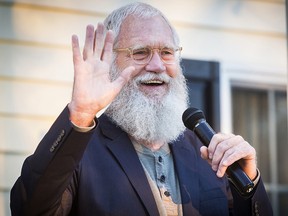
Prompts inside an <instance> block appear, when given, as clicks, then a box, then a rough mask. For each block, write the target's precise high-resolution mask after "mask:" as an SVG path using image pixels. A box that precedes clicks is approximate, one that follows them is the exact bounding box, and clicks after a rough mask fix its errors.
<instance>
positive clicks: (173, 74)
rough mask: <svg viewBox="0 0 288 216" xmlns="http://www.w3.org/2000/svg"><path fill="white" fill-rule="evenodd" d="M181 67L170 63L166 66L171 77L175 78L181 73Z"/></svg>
mask: <svg viewBox="0 0 288 216" xmlns="http://www.w3.org/2000/svg"><path fill="white" fill-rule="evenodd" d="M179 67H180V66H179V65H168V66H166V71H167V74H168V75H169V76H170V77H172V78H175V77H176V76H177V75H178V74H179V73H180V68H179Z"/></svg>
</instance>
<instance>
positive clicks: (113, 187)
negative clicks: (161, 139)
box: [11, 108, 272, 216]
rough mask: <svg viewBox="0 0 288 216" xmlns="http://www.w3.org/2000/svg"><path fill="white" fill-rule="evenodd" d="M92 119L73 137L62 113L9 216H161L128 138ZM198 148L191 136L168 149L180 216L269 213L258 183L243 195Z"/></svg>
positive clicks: (31, 160) (20, 184) (28, 167)
mask: <svg viewBox="0 0 288 216" xmlns="http://www.w3.org/2000/svg"><path fill="white" fill-rule="evenodd" d="M97 121H98V122H97V126H96V128H95V129H93V130H92V131H90V132H87V133H80V132H77V131H75V130H74V129H73V127H72V125H71V123H70V121H69V111H68V109H67V108H65V109H64V111H63V112H62V113H61V114H60V116H59V117H58V119H57V120H56V121H55V123H54V124H53V125H52V127H51V128H50V130H49V131H48V133H47V134H46V135H45V137H44V138H43V139H42V141H41V142H40V144H39V145H38V147H37V149H36V151H35V152H34V154H33V155H31V156H30V157H28V158H27V159H26V160H25V162H24V164H23V168H22V171H21V176H20V177H19V178H18V180H17V182H16V183H15V185H14V186H13V188H12V191H11V212H12V215H29V216H32V215H65V214H68V212H67V211H70V213H69V215H81V216H82V215H115V216H116V215H117V216H120V215H125V216H128V215H137V216H141V215H151V216H155V215H159V213H158V210H157V206H156V203H155V200H154V197H153V194H152V192H151V189H150V186H149V184H148V181H147V178H146V176H145V173H144V170H143V168H142V165H141V163H140V161H139V159H138V156H137V153H136V152H135V150H134V147H133V145H132V143H131V141H130V139H129V137H128V135H127V134H126V133H125V132H124V131H122V130H121V129H120V128H119V127H117V126H116V125H115V124H113V123H112V122H111V121H110V120H109V118H108V117H107V116H105V115H102V116H101V117H100V118H99V119H98V120H97ZM200 146H201V143H200V142H199V140H198V139H197V138H196V136H195V135H194V133H193V132H191V131H186V132H185V133H184V135H182V136H180V137H179V139H178V140H177V141H175V142H174V143H171V144H170V148H171V151H172V154H173V158H174V163H175V168H176V173H177V175H178V179H179V184H180V191H181V197H182V207H183V213H184V215H213V216H218V215H219V216H220V215H221V216H223V215H229V214H234V215H245V216H246V215H252V214H253V215H258V214H259V215H269V216H270V215H272V210H271V206H270V204H269V200H268V198H267V194H266V192H265V189H264V186H263V183H262V181H261V179H260V182H259V184H258V185H257V187H256V188H255V189H254V191H253V194H251V196H250V197H241V196H240V195H239V194H238V193H237V192H236V191H235V189H234V188H233V186H232V185H230V183H228V180H227V178H218V177H217V176H216V175H215V173H214V171H212V169H211V167H210V166H209V165H208V163H207V162H206V161H204V160H203V159H201V157H200V153H199V148H200ZM230 189H231V191H232V194H233V205H230V204H232V202H229V200H230V201H231V200H232V199H231V198H232V197H231V191H230Z"/></svg>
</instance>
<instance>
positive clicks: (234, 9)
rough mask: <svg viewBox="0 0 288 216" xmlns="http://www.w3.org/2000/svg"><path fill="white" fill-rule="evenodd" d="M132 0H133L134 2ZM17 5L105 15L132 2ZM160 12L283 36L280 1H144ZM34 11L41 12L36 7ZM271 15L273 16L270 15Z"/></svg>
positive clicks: (172, 17) (99, 0)
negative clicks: (169, 2)
mask: <svg viewBox="0 0 288 216" xmlns="http://www.w3.org/2000/svg"><path fill="white" fill-rule="evenodd" d="M135 1H136V0H135ZM6 2H14V3H15V2H18V4H16V5H15V6H16V7H21V4H22V7H23V3H24V4H26V5H27V4H28V6H29V4H31V5H32V6H33V5H34V6H35V5H37V6H41V7H42V8H44V9H47V8H51V10H53V9H54V10H55V8H58V9H59V8H60V9H61V8H63V9H70V10H73V11H72V12H73V13H77V11H79V12H78V13H80V12H81V14H85V11H86V13H87V14H91V12H92V13H93V12H94V13H95V14H97V12H98V13H102V14H103V15H104V14H108V13H110V12H111V11H112V10H114V9H115V8H118V7H120V6H123V5H125V4H127V3H131V2H134V1H133V0H123V1H118V0H109V1H102V0H94V1H92V0H86V1H71V0H63V1H50V0H42V1H37V2H35V1H34V0H16V1H15V0H14V1H13V0H10V1H6ZM144 2H147V3H149V4H151V5H153V6H155V7H157V8H159V9H161V10H162V11H163V12H164V13H165V14H166V15H167V17H168V18H169V19H170V20H174V21H180V22H189V23H194V24H198V25H204V26H207V25H208V26H214V27H218V28H240V29H250V30H258V31H270V32H278V33H279V32H281V33H285V2H284V1H276V0H275V1H248V0H246V1H245V0H243V1H239V0H229V1H215V0H205V1H202V0H198V1H195V0H194V1H188V0H178V1H177V3H174V4H173V3H171V4H167V2H166V1H164V0H154V1H144ZM36 9H38V10H39V9H41V8H39V7H36ZM272 14H274V16H273V15H272Z"/></svg>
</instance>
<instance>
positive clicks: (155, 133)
mask: <svg viewBox="0 0 288 216" xmlns="http://www.w3.org/2000/svg"><path fill="white" fill-rule="evenodd" d="M179 68H180V67H179ZM179 70H180V69H179ZM115 74H118V73H117V70H115V69H113V68H112V77H113V76H114V77H115ZM178 74H179V75H178V76H177V77H176V78H171V77H169V76H168V75H166V74H156V73H150V72H147V73H145V74H144V75H142V76H137V77H136V78H134V79H133V80H130V82H129V83H128V84H127V85H126V86H125V87H124V88H123V89H122V91H121V92H120V94H119V95H118V96H117V97H116V99H115V100H114V101H113V102H112V103H111V104H110V106H109V107H108V108H107V110H106V111H105V113H106V114H107V115H108V116H109V117H110V118H111V119H112V120H113V121H114V122H115V123H116V124H117V125H118V126H120V127H121V128H122V129H123V130H124V131H125V132H127V133H128V135H129V136H131V137H132V138H133V139H135V140H137V141H138V142H142V143H146V144H153V143H155V142H161V143H169V142H171V141H174V140H176V139H177V137H178V136H179V135H180V134H182V133H183V131H184V130H185V126H184V125H183V122H182V113H183V112H184V111H185V109H186V108H187V104H188V102H187V101H188V93H187V87H186V81H185V78H184V76H183V74H182V71H180V72H179V73H178ZM152 77H154V78H155V77H158V78H159V77H162V80H167V81H168V82H169V84H168V89H169V90H168V92H167V93H166V95H164V97H162V98H159V97H152V96H151V95H149V96H145V95H144V94H143V93H142V92H141V91H139V89H138V87H137V81H139V80H142V79H151V78H152Z"/></svg>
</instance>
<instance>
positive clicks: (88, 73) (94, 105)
mask: <svg viewBox="0 0 288 216" xmlns="http://www.w3.org/2000/svg"><path fill="white" fill-rule="evenodd" d="M113 41H114V38H113V33H112V32H111V31H108V32H107V33H106V34H105V31H104V25H103V24H102V23H99V24H98V26H97V29H96V31H94V27H93V26H92V25H88V26H87V28H86V38H85V45H84V48H83V55H81V52H80V48H79V42H78V37H77V36H76V35H73V36H72V51H73V64H74V84H73V93H72V99H71V102H70V103H69V105H68V107H69V111H70V120H71V121H72V122H73V123H74V124H76V125H77V126H81V127H85V126H89V125H91V123H92V121H93V118H94V117H95V115H96V114H97V113H98V112H99V111H100V110H101V109H103V108H105V107H106V106H107V105H108V104H110V103H111V102H112V101H113V99H114V98H115V97H116V96H117V94H118V93H119V92H120V91H121V89H122V87H123V86H124V85H125V84H126V83H127V82H128V81H129V79H130V78H131V77H133V76H134V75H135V74H134V73H135V68H134V67H132V66H130V67H127V68H126V69H124V70H123V71H122V72H121V73H120V74H119V77H118V78H117V79H116V80H115V81H113V82H111V80H110V77H109V70H110V66H111V62H112V54H113Z"/></svg>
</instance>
